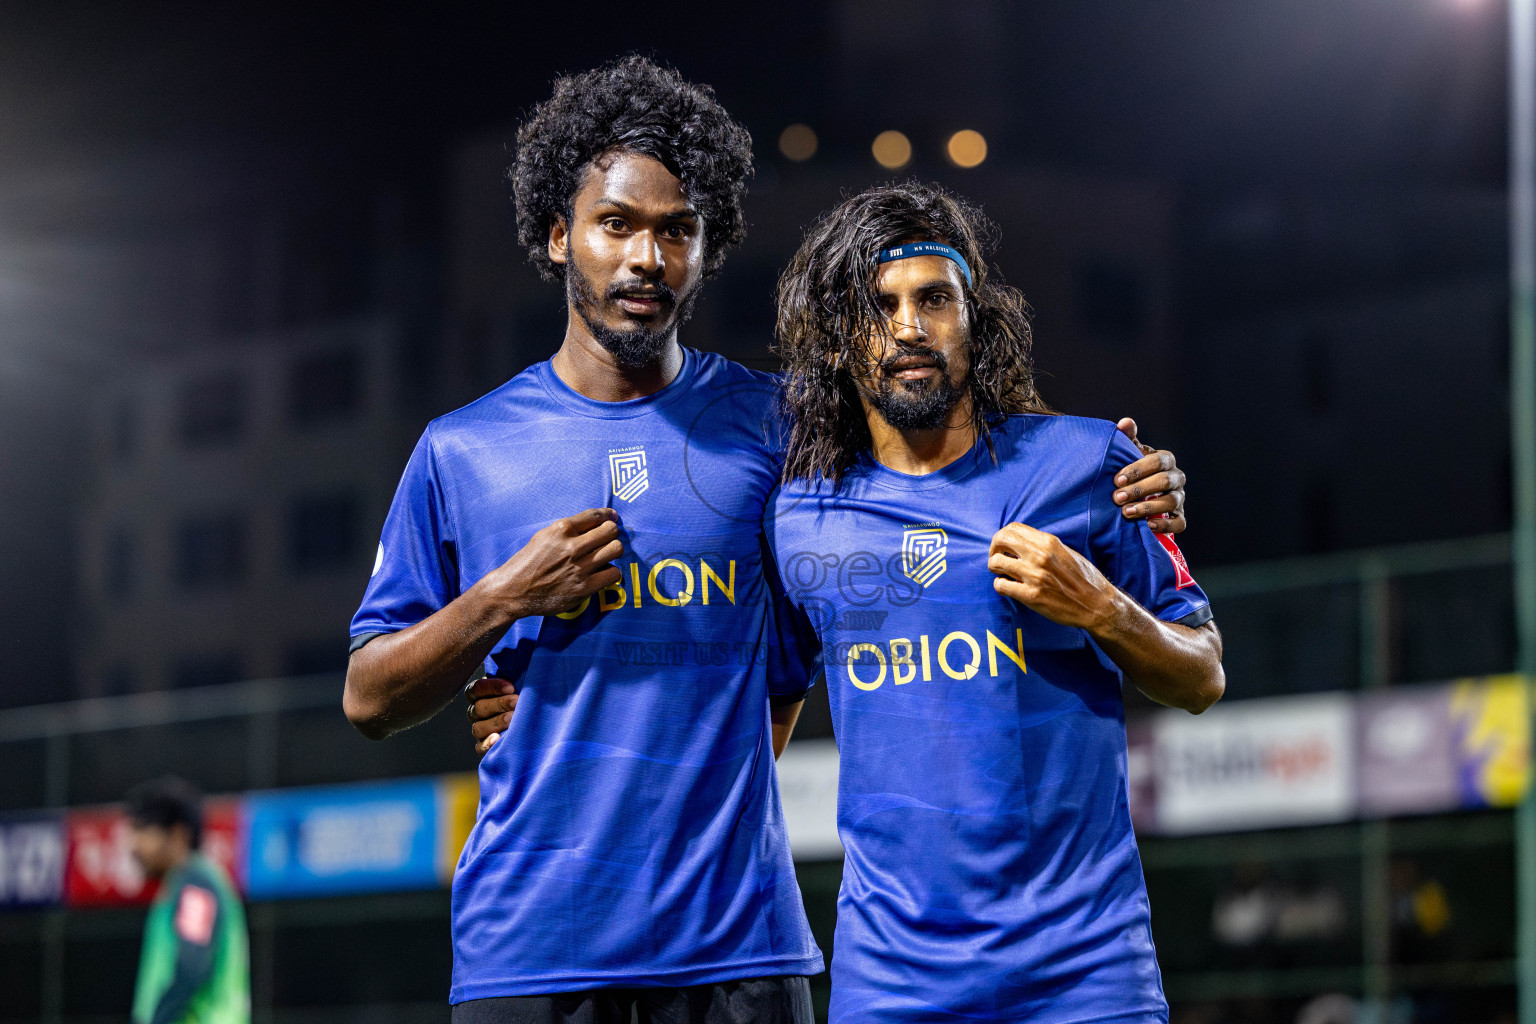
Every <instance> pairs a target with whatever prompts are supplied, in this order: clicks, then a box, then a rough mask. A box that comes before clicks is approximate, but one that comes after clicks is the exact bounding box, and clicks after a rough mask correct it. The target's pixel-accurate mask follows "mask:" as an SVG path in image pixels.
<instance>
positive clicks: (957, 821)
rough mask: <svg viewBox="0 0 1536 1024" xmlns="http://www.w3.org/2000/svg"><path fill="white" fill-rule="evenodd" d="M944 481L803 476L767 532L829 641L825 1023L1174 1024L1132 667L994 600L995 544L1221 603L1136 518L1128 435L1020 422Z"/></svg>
mask: <svg viewBox="0 0 1536 1024" xmlns="http://www.w3.org/2000/svg"><path fill="white" fill-rule="evenodd" d="M993 441H994V445H995V452H996V461H995V462H994V460H993V458H992V455H991V454H990V453H989V452H988V450H987V448H986V446H985V445H984V444H980V443H978V445H977V446H976V447H975V448H974V449H973V450H972V451H971V452H970V453H969V454H968V455H966V456H964V457H962V458H961V459H959V460H957V461H956V462H954V463H951V464H950V465H949V466H946V467H944V468H943V469H941V470H939V471H938V472H935V473H930V474H927V475H923V476H909V475H905V474H902V473H897V472H895V471H892V470H890V469H887V468H885V467H883V466H881V465H879V464H877V463H875V462H874V461H873V460H871V459H870V458H869V457H868V456H867V455H866V456H865V457H864V458H863V459H862V460H861V461H860V463H859V464H858V465H857V466H855V467H854V469H853V470H852V471H851V472H849V473H848V474H847V475H846V476H845V477H844V478H843V480H842V482H841V483H840V484H839V485H838V486H836V487H833V486H831V485H829V484H828V483H826V482H825V481H818V482H816V483H814V484H811V483H804V482H802V483H793V484H788V485H785V486H784V487H783V488H782V489H781V490H780V491H778V492H776V494H775V495H774V497H773V499H772V500H771V501H770V505H769V518H768V521H767V532H768V535H769V542H770V546H771V547H772V549H773V553H774V558H775V561H776V562H777V564H778V567H779V572H780V576H781V577H782V579H783V582H784V586H785V589H786V590H787V592H788V595H789V599H790V601H791V602H792V603H793V604H794V605H796V606H797V607H798V608H799V609H800V610H801V611H802V613H803V616H804V620H805V622H806V624H807V627H808V628H809V629H812V630H814V634H815V640H813V641H812V642H813V643H814V642H815V641H819V643H820V647H821V658H822V663H823V665H824V668H825V674H826V685H827V694H828V697H829V699H830V702H831V706H832V717H833V725H834V727H835V729H836V733H837V744H838V749H839V751H840V752H841V775H840V790H839V794H838V829H839V833H840V835H841V837H842V841H843V846H844V848H845V850H846V851H847V855H846V861H845V866H844V870H843V886H842V891H841V893H840V895H839V899H838V913H837V933H836V941H835V943H834V947H833V958H832V1009H831V1017H832V1020H833V1021H836V1022H838V1024H853V1022H866V1021H868V1022H874V1021H882V1022H885V1021H924V1022H930V1021H962V1020H964V1021H1022V1020H1028V1021H1034V1022H1040V1024H1065V1022H1068V1021H1074V1022H1076V1021H1090V1020H1091V1021H1104V1022H1108V1021H1115V1022H1121V1021H1125V1022H1132V1021H1134V1022H1138V1024H1139V1022H1146V1021H1164V1020H1166V1019H1167V1005H1166V1003H1165V1002H1164V999H1163V992H1162V982H1161V978H1160V975H1159V973H1158V967H1157V959H1156V955H1155V952H1154V950H1153V946H1152V933H1151V929H1150V921H1149V914H1148V907H1147V895H1146V888H1145V885H1144V883H1143V880H1142V873H1141V862H1140V859H1139V857H1138V854H1137V851H1136V841H1135V837H1134V836H1133V834H1132V831H1131V818H1130V813H1129V810H1128V806H1127V794H1126V749H1125V712H1124V705H1123V703H1122V699H1121V692H1120V687H1121V675H1120V673H1119V671H1118V670H1117V669H1116V668H1115V666H1114V665H1113V663H1112V662H1110V661H1109V659H1108V658H1107V657H1106V656H1104V654H1103V653H1102V652H1101V651H1100V650H1099V649H1098V648H1097V647H1096V646H1095V645H1094V644H1093V643H1092V642H1091V640H1090V639H1089V637H1088V634H1087V633H1086V632H1085V631H1083V630H1080V629H1071V628H1068V627H1066V626H1061V625H1057V624H1056V623H1053V622H1051V621H1049V620H1048V619H1046V618H1044V617H1043V616H1041V615H1039V614H1036V613H1035V612H1032V611H1030V610H1029V609H1027V608H1025V607H1024V606H1022V605H1020V604H1018V603H1017V602H1015V601H1013V600H1011V599H1009V598H1005V597H1003V596H1001V595H999V594H998V593H997V592H996V591H995V590H994V589H993V586H992V582H993V576H992V574H991V573H990V572H989V571H988V570H987V551H988V546H989V545H990V543H991V539H992V536H993V535H994V534H995V533H996V532H997V530H998V529H1000V528H1001V527H1002V526H1003V525H1005V524H1007V523H1010V522H1020V523H1025V524H1027V525H1029V526H1033V527H1035V528H1036V529H1039V530H1043V531H1045V532H1047V533H1051V534H1054V535H1055V536H1057V537H1059V538H1060V539H1061V540H1062V541H1064V542H1065V543H1066V544H1067V545H1068V546H1070V547H1071V548H1073V549H1074V550H1076V551H1078V552H1080V553H1081V554H1083V555H1084V556H1086V557H1087V558H1088V559H1090V560H1091V561H1092V562H1093V563H1094V564H1095V565H1096V566H1098V568H1099V569H1100V570H1101V571H1102V572H1103V573H1104V575H1105V576H1106V577H1107V578H1108V579H1109V580H1110V581H1111V582H1112V583H1114V584H1115V585H1116V586H1118V587H1119V588H1120V589H1122V590H1124V591H1125V592H1126V593H1127V594H1129V595H1130V596H1131V597H1133V598H1134V599H1135V600H1136V601H1138V602H1139V603H1141V604H1142V605H1143V606H1144V607H1146V608H1147V609H1149V610H1150V611H1151V612H1152V613H1153V614H1154V615H1156V616H1158V617H1159V618H1162V619H1165V620H1169V621H1178V622H1182V623H1185V624H1187V625H1198V624H1200V623H1202V622H1204V621H1206V620H1207V619H1209V617H1210V612H1209V608H1208V605H1207V601H1206V598H1205V595H1204V594H1203V593H1201V591H1200V588H1199V587H1198V586H1197V585H1196V584H1195V582H1194V580H1193V579H1192V578H1190V577H1189V574H1188V570H1187V569H1186V568H1185V566H1184V563H1183V556H1182V555H1180V554H1178V549H1177V547H1176V546H1174V545H1172V543H1171V541H1170V542H1168V543H1167V544H1165V543H1163V542H1161V541H1159V539H1158V538H1157V535H1155V534H1153V533H1152V531H1151V530H1150V529H1148V527H1147V526H1146V525H1145V524H1144V523H1139V522H1132V521H1129V520H1126V519H1125V518H1124V517H1123V516H1122V515H1121V513H1120V510H1119V509H1118V508H1117V507H1116V506H1115V504H1114V502H1113V501H1112V498H1111V495H1112V494H1113V493H1114V490H1115V487H1114V483H1113V480H1114V476H1115V474H1116V473H1117V472H1118V471H1119V470H1120V469H1122V468H1123V467H1124V466H1125V465H1127V464H1128V463H1130V462H1132V461H1134V460H1135V459H1136V458H1138V457H1139V454H1140V453H1139V452H1137V451H1136V449H1135V447H1134V446H1133V445H1132V444H1131V443H1130V442H1129V441H1127V440H1126V439H1125V438H1124V437H1123V436H1122V435H1121V434H1120V433H1119V432H1118V431H1117V430H1116V429H1115V427H1114V425H1113V424H1111V423H1107V422H1104V421H1099V420H1089V419H1080V418H1076V417H1068V416H1014V417H1011V418H1009V419H1008V420H1007V421H1006V423H1004V424H1003V425H1002V426H1001V427H1000V428H998V429H997V430H995V431H994V432H993Z"/></svg>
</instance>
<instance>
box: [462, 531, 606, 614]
mask: <svg viewBox="0 0 1536 1024" xmlns="http://www.w3.org/2000/svg"><path fill="white" fill-rule="evenodd" d="M623 553H624V543H623V541H621V540H619V523H618V515H617V514H616V513H615V512H614V511H613V509H611V508H589V509H587V510H586V511H585V512H578V513H576V514H575V515H573V516H567V517H566V518H564V519H557V520H555V521H554V522H552V523H550V524H549V525H548V526H546V527H544V528H543V529H542V530H540V531H539V532H538V533H535V534H534V535H533V536H532V537H531V538H529V540H528V543H527V544H524V545H523V547H522V550H520V551H518V553H517V554H515V555H513V556H512V557H511V558H509V559H507V560H506V562H505V563H503V564H502V566H501V567H500V568H499V569H497V570H495V572H494V573H492V576H493V577H494V581H493V582H492V586H493V588H494V590H495V591H496V592H497V593H500V594H504V595H506V600H507V602H508V606H509V607H510V609H511V611H512V614H513V615H514V617H516V618H519V619H521V618H524V617H526V616H529V615H555V614H558V613H560V612H563V611H567V610H569V609H570V608H572V607H574V606H575V605H576V604H578V603H579V602H580V601H581V599H582V598H584V597H589V596H591V595H592V594H595V593H597V592H598V591H599V590H601V589H602V588H603V587H606V586H608V585H609V584H610V583H617V582H619V580H620V578H621V577H622V576H623V573H621V572H620V571H619V570H618V569H617V568H615V567H614V566H612V565H610V564H609V563H610V562H612V561H613V560H614V559H615V558H618V557H619V556H620V555H622V554H623Z"/></svg>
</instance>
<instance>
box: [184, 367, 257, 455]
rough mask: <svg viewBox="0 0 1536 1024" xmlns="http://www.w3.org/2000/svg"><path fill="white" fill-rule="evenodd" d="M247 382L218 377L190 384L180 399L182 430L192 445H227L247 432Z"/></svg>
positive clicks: (233, 376) (227, 375) (223, 375)
mask: <svg viewBox="0 0 1536 1024" xmlns="http://www.w3.org/2000/svg"><path fill="white" fill-rule="evenodd" d="M245 406H246V389H245V380H244V378H242V377H241V376H240V375H239V374H236V373H215V374H209V375H206V376H203V377H197V378H194V379H192V380H189V381H186V382H185V383H184V384H182V386H181V392H180V394H179V395H178V397H177V407H178V422H177V426H178V430H179V432H180V434H181V439H182V440H183V441H185V442H186V443H187V444H191V445H211V444H227V443H229V442H231V441H236V440H239V438H240V436H241V435H242V434H243V433H244V432H245V421H246V408H245Z"/></svg>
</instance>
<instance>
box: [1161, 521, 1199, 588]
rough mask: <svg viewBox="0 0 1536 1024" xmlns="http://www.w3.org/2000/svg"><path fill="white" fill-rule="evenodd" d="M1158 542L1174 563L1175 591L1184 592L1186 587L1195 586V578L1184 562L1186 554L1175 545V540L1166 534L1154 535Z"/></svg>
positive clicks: (1187, 564)
mask: <svg viewBox="0 0 1536 1024" xmlns="http://www.w3.org/2000/svg"><path fill="white" fill-rule="evenodd" d="M1153 536H1154V537H1156V538H1157V542H1158V543H1159V544H1161V545H1162V546H1163V550H1164V551H1166V552H1168V560H1169V561H1170V562H1172V563H1173V571H1174V574H1175V576H1176V580H1175V582H1174V587H1173V589H1175V590H1183V589H1184V588H1185V587H1192V586H1194V585H1195V578H1194V577H1193V576H1191V575H1190V574H1189V563H1188V562H1186V561H1184V552H1182V551H1180V550H1179V546H1178V545H1177V544H1175V543H1174V541H1173V538H1172V537H1170V536H1168V535H1167V534H1166V533H1156V534H1153Z"/></svg>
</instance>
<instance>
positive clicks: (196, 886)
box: [133, 853, 251, 1024]
mask: <svg viewBox="0 0 1536 1024" xmlns="http://www.w3.org/2000/svg"><path fill="white" fill-rule="evenodd" d="M250 1020H251V968H250V957H249V953H248V951H247V939H246V932H245V909H244V907H242V906H241V904H240V897H239V895H238V894H237V893H236V892H235V888H234V886H233V885H231V884H230V881H229V877H228V876H227V875H225V874H224V871H223V869H222V868H220V867H219V866H218V865H217V864H214V863H213V862H212V861H210V860H208V859H207V858H206V857H204V856H202V855H201V854H198V853H194V854H193V855H192V856H191V857H190V858H188V860H187V862H186V863H185V864H183V865H182V866H181V867H179V868H177V869H176V870H175V871H172V872H171V873H170V874H168V875H166V876H165V881H164V882H163V883H162V885H161V886H160V892H159V894H158V895H157V896H156V897H155V901H154V903H152V904H150V907H149V919H148V920H146V921H145V922H144V951H143V953H142V954H140V956H139V981H138V985H137V986H136V987H135V989H134V993H133V1024H250Z"/></svg>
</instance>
